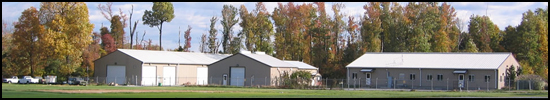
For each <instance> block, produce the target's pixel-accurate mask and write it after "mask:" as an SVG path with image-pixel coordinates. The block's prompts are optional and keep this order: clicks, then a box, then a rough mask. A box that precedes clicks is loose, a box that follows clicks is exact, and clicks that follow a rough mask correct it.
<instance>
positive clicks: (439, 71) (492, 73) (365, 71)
mask: <svg viewBox="0 0 550 100" xmlns="http://www.w3.org/2000/svg"><path fill="white" fill-rule="evenodd" d="M511 66H514V67H516V68H515V69H516V70H517V69H518V68H519V67H520V65H519V64H518V62H517V61H516V59H515V58H514V56H513V55H512V53H413V52H409V53H402V52H389V53H388V52H384V53H365V54H364V55H362V56H361V57H359V58H358V59H356V60H355V61H353V62H352V63H350V64H349V65H347V66H346V68H347V79H348V80H347V83H348V86H352V87H353V86H355V87H369V88H375V87H376V88H396V87H397V88H415V89H420V88H424V89H468V90H478V89H482V90H485V89H501V88H503V87H505V82H507V81H506V79H505V77H506V72H507V69H508V68H510V67H511Z"/></svg>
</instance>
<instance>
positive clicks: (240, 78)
mask: <svg viewBox="0 0 550 100" xmlns="http://www.w3.org/2000/svg"><path fill="white" fill-rule="evenodd" d="M208 67H209V68H208V78H211V79H209V80H211V81H212V82H211V84H219V85H231V86H258V85H263V86H276V85H278V83H279V82H280V80H278V79H279V77H280V76H281V75H282V74H283V73H285V72H287V73H288V75H291V74H292V73H294V72H296V71H299V70H301V71H308V72H310V73H311V74H312V76H313V79H312V80H313V81H312V83H310V84H311V85H316V84H317V83H318V82H317V81H316V80H319V79H320V78H321V74H320V73H319V70H318V68H316V67H313V66H311V65H309V64H306V63H303V62H299V61H285V60H280V59H277V58H275V57H273V56H270V55H267V54H265V53H263V52H255V53H251V52H250V51H241V52H240V53H237V54H233V55H231V56H229V57H226V58H224V59H221V60H219V61H217V62H214V63H212V64H210V65H208Z"/></svg>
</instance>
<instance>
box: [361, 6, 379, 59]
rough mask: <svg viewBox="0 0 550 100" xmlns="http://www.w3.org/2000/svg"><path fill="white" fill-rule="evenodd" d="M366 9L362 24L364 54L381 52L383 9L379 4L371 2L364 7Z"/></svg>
mask: <svg viewBox="0 0 550 100" xmlns="http://www.w3.org/2000/svg"><path fill="white" fill-rule="evenodd" d="M363 9H365V10H366V11H365V15H364V17H363V18H364V19H363V20H362V22H361V24H362V25H361V37H362V40H363V43H365V44H364V45H365V46H364V47H363V49H362V50H363V52H381V43H382V41H381V39H380V38H381V36H380V33H381V32H382V26H381V24H382V21H381V18H380V15H381V8H380V3H379V2H369V3H368V4H367V5H365V6H363Z"/></svg>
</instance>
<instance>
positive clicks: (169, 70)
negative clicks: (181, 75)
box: [162, 66, 176, 86]
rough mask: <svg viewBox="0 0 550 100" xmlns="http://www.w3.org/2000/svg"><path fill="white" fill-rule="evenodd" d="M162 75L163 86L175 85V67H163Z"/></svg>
mask: <svg viewBox="0 0 550 100" xmlns="http://www.w3.org/2000/svg"><path fill="white" fill-rule="evenodd" d="M162 73H163V74H162V79H163V80H162V85H163V86H173V85H175V84H176V67H173V66H172V67H170V66H164V68H163V71H162Z"/></svg>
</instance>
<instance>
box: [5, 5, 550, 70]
mask: <svg viewBox="0 0 550 100" xmlns="http://www.w3.org/2000/svg"><path fill="white" fill-rule="evenodd" d="M53 5H56V6H53ZM82 5H84V6H82ZM71 7H74V8H71ZM325 7H326V6H325V3H324V2H313V3H303V4H295V3H293V2H288V3H278V5H277V7H275V8H274V10H273V12H268V10H267V8H266V7H265V5H264V4H263V3H262V2H258V3H256V4H255V8H253V9H251V10H248V9H247V8H246V7H245V6H244V5H240V6H239V7H236V6H233V5H224V6H223V9H222V10H221V13H222V14H221V17H220V18H218V17H219V16H213V17H212V18H211V19H210V30H208V34H207V33H203V34H202V35H201V37H199V39H200V41H201V42H200V43H199V44H200V45H199V51H200V52H202V53H222V54H235V53H238V52H239V51H240V50H248V51H252V52H265V53H266V54H269V55H272V56H274V57H276V58H279V59H284V60H297V61H302V62H304V63H307V64H310V65H313V66H316V67H318V68H319V69H320V73H321V74H322V75H323V77H328V78H345V73H346V70H345V69H346V68H345V66H346V65H347V64H349V63H351V62H352V61H354V60H355V59H356V58H358V57H359V56H361V55H362V54H364V53H366V52H512V53H513V55H514V57H515V58H516V59H517V60H518V61H519V63H520V65H521V67H522V69H521V73H522V74H536V75H539V76H542V77H544V78H547V76H548V39H547V37H548V7H546V8H537V9H535V10H528V11H526V12H524V13H523V14H522V15H523V17H522V21H521V23H520V24H519V25H517V26H507V27H506V28H505V29H499V27H498V26H497V25H496V24H494V23H493V22H492V21H491V19H490V18H489V17H488V16H486V15H471V16H470V21H469V23H467V24H464V23H461V21H460V20H461V19H458V18H457V17H456V11H455V9H454V8H453V7H452V6H451V5H449V4H447V3H439V2H409V3H408V4H406V5H400V4H399V3H396V2H369V3H367V4H365V5H364V6H363V9H364V14H362V15H360V16H352V15H345V14H344V13H342V11H341V10H342V9H344V8H345V7H346V6H345V5H344V4H341V3H336V4H334V5H332V6H330V8H331V10H332V11H328V12H327V11H326V10H325ZM66 8H71V10H68V9H66ZM75 8H78V9H75ZM98 8H100V9H101V10H102V13H103V14H104V15H105V18H106V19H107V20H109V21H110V22H111V26H110V31H109V28H107V27H102V28H101V29H100V30H99V31H100V32H99V33H97V32H92V29H93V25H92V24H91V23H89V20H88V17H87V16H88V13H87V8H86V6H85V3H72V2H70V3H55V2H43V3H41V7H40V10H36V8H32V7H31V8H29V9H27V10H25V11H24V12H22V15H21V17H20V18H19V21H17V22H16V23H14V25H13V26H14V28H13V29H14V30H13V31H9V29H8V27H7V24H6V23H5V22H4V21H3V32H2V62H3V63H2V74H3V75H29V74H30V75H50V74H55V75H80V76H85V75H92V74H93V60H95V59H97V58H99V57H101V56H104V55H106V54H108V53H110V52H113V51H115V50H116V49H117V48H125V49H128V48H129V49H147V50H163V49H164V48H163V47H162V46H161V45H160V43H159V45H156V44H151V40H150V39H149V41H147V40H145V41H144V40H143V39H144V37H143V36H144V35H145V33H146V32H145V31H144V32H142V33H143V35H142V38H141V40H139V41H138V37H139V35H138V34H137V33H139V32H136V31H135V30H136V29H135V27H136V25H138V23H139V20H137V21H135V22H134V23H133V25H134V26H133V29H132V20H131V17H132V12H133V11H131V12H130V11H129V12H130V16H129V17H130V21H129V22H126V21H127V19H128V16H126V15H125V14H124V13H123V11H122V10H121V11H120V14H118V15H116V14H113V13H112V10H110V9H111V7H110V3H107V5H101V4H100V5H98ZM69 12H70V13H69ZM145 12H146V13H145V14H144V15H143V19H141V20H142V21H143V23H142V24H143V25H149V27H155V26H156V27H157V28H158V29H159V39H162V38H161V35H162V24H163V23H166V22H170V21H171V20H172V19H173V18H177V16H174V14H173V13H174V10H173V6H172V4H171V3H166V2H155V3H154V6H153V9H152V10H151V11H148V10H147V11H145ZM328 13H333V14H332V15H329V14H328ZM80 17H82V18H80ZM218 21H219V22H220V23H221V25H222V27H223V28H222V29H216V28H215V25H216V23H217V22H218ZM74 22H78V23H77V24H73V23H74ZM69 23H70V24H69ZM126 23H128V24H130V27H129V31H130V43H128V40H126V38H127V37H124V36H125V30H124V28H125V27H127V25H126ZM235 25H239V26H240V27H242V29H241V30H239V31H237V32H233V31H232V30H233V28H234V26H235ZM465 25H467V26H465ZM191 26H193V25H188V28H187V30H186V31H185V32H184V35H185V36H184V46H183V47H182V46H181V45H180V46H179V47H169V48H175V49H167V50H169V51H182V52H187V51H190V50H189V48H190V47H191V45H190V42H189V41H190V40H191V39H192V38H191V37H190V36H189V34H190V33H191V29H192V27H191ZM10 27H11V26H10ZM464 27H466V28H464ZM5 29H6V30H5ZM218 33H221V35H222V37H221V38H219V39H218V38H217V37H216V36H217V34H218ZM180 34H181V32H180ZM134 35H135V44H133V43H134ZM159 41H160V40H159ZM144 42H145V43H144ZM85 68H88V71H85V70H84V69H85ZM86 72H88V73H86ZM61 73H62V74H61Z"/></svg>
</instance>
